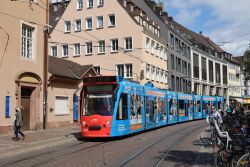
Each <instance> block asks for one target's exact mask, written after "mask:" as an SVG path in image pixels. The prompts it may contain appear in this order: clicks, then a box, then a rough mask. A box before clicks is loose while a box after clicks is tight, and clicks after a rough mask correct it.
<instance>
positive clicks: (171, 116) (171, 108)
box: [167, 95, 177, 124]
mask: <svg viewBox="0 0 250 167" xmlns="http://www.w3.org/2000/svg"><path fill="white" fill-rule="evenodd" d="M167 107H168V112H167V115H168V124H173V123H177V99H176V98H174V97H173V96H172V95H168V100H167Z"/></svg>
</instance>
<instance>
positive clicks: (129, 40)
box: [125, 37, 133, 50]
mask: <svg viewBox="0 0 250 167" xmlns="http://www.w3.org/2000/svg"><path fill="white" fill-rule="evenodd" d="M132 45H133V43H132V38H131V37H127V38H125V50H132Z"/></svg>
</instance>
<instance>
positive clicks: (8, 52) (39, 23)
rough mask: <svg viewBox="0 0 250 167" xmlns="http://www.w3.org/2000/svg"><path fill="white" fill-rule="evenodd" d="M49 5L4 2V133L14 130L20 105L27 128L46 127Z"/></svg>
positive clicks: (0, 73)
mask: <svg viewBox="0 0 250 167" xmlns="http://www.w3.org/2000/svg"><path fill="white" fill-rule="evenodd" d="M46 4H48V2H47V1H44V3H41V2H40V1H38V2H36V4H35V2H33V1H29V2H27V3H21V2H18V1H9V0H3V1H1V6H0V11H1V14H0V20H1V25H0V38H1V41H0V53H1V56H0V57H1V63H0V77H1V78H2V79H1V88H0V95H1V96H0V104H1V105H0V110H1V111H2V112H1V114H0V133H7V132H9V131H12V130H13V129H12V126H13V121H14V119H15V107H20V106H22V107H23V108H24V109H23V110H22V115H23V129H24V130H35V129H39V128H42V123H43V86H44V85H43V78H44V77H43V74H44V71H43V69H44V68H43V66H44V55H45V52H44V28H46V12H45V10H44V9H43V8H46ZM13 9H14V10H13Z"/></svg>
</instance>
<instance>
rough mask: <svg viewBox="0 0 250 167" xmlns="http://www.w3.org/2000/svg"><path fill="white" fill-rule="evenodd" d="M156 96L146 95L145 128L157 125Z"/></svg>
mask: <svg viewBox="0 0 250 167" xmlns="http://www.w3.org/2000/svg"><path fill="white" fill-rule="evenodd" d="M154 105H155V98H154V97H151V96H146V97H145V115H146V117H145V129H150V128H152V127H154V126H155V107H154Z"/></svg>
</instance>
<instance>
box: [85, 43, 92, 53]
mask: <svg viewBox="0 0 250 167" xmlns="http://www.w3.org/2000/svg"><path fill="white" fill-rule="evenodd" d="M85 53H86V55H90V54H92V42H86V52H85Z"/></svg>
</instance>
